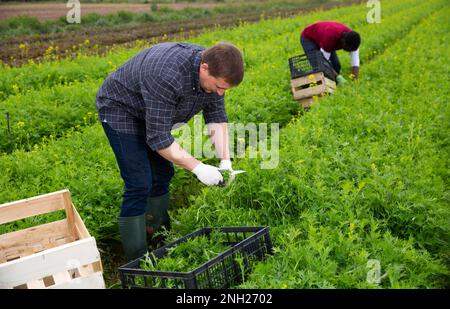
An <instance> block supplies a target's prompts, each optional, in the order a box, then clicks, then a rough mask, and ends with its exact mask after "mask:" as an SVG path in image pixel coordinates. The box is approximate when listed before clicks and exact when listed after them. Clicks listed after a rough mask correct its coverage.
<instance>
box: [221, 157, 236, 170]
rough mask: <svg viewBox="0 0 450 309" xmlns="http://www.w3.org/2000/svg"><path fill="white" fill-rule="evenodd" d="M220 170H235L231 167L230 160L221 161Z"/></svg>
mask: <svg viewBox="0 0 450 309" xmlns="http://www.w3.org/2000/svg"><path fill="white" fill-rule="evenodd" d="M219 170H221V171H232V170H233V168H232V167H231V161H230V160H221V161H220V165H219Z"/></svg>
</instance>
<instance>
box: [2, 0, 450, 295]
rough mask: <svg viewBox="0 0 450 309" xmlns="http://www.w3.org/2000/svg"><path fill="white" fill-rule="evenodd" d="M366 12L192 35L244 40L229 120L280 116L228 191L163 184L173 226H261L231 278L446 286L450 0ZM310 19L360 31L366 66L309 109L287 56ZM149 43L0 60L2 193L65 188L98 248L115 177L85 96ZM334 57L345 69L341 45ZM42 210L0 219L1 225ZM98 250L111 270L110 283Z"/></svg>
mask: <svg viewBox="0 0 450 309" xmlns="http://www.w3.org/2000/svg"><path fill="white" fill-rule="evenodd" d="M367 12H368V8H367V7H366V5H365V4H361V5H355V6H346V7H341V8H336V9H332V10H327V11H316V12H312V13H310V14H308V15H298V16H295V17H292V18H273V19H264V18H263V19H262V20H261V21H260V22H258V23H245V22H243V23H241V25H240V26H237V27H234V28H232V29H221V28H218V29H213V30H211V31H208V32H206V33H204V34H202V35H200V36H198V37H193V38H191V39H190V40H189V41H190V42H194V43H197V44H201V45H204V46H211V45H213V44H215V43H216V42H218V41H228V42H232V43H234V44H235V45H237V46H238V47H239V48H240V49H241V50H242V51H243V54H244V59H245V68H246V71H245V78H244V81H243V83H242V84H241V85H240V86H239V87H237V88H235V89H232V90H230V92H229V93H227V96H226V108H227V112H228V116H229V119H230V122H242V123H255V124H263V123H267V124H269V126H270V124H271V123H278V124H279V125H280V136H279V144H280V158H279V164H278V166H277V167H276V168H274V169H261V168H260V163H261V160H262V159H261V158H260V157H258V158H257V159H252V158H248V157H246V158H242V159H235V160H234V163H233V165H234V168H235V169H243V170H246V171H247V173H246V174H243V175H242V176H240V177H242V178H239V179H238V180H236V181H235V182H234V184H233V186H231V187H229V188H226V189H223V188H218V187H212V188H210V187H204V186H202V185H201V184H200V183H199V182H198V181H197V179H196V178H195V176H193V175H191V173H188V172H186V171H183V170H179V169H177V173H176V176H175V177H174V180H173V182H172V184H171V190H172V191H171V192H172V205H171V217H172V220H173V226H172V230H171V231H170V234H169V235H168V239H176V238H179V237H181V236H182V235H185V234H187V233H190V232H192V231H194V230H196V229H198V228H200V227H204V226H211V227H220V226H269V227H270V233H271V237H272V241H273V244H274V255H273V256H270V257H269V258H268V259H267V260H266V261H265V263H261V264H259V265H258V266H257V267H256V269H255V270H254V271H253V272H252V273H251V274H250V276H249V278H248V280H246V281H245V282H244V283H243V284H242V285H240V286H239V287H240V288H257V289H261V288H275V289H279V288H280V289H281V288H386V289H405V288H407V289H410V288H440V289H442V288H448V286H449V262H448V261H449V252H450V246H449V239H450V233H449V232H450V231H449V229H450V223H449V220H448V218H449V215H450V209H449V194H448V192H449V182H448V179H449V169H448V167H449V157H448V153H449V150H450V149H449V148H450V147H449V142H450V140H449V136H450V135H449V132H450V131H449V124H450V110H449V106H448V98H449V93H450V87H449V81H448V76H449V73H450V67H449V64H448V55H449V53H448V51H447V47H448V41H449V33H450V23H449V17H448V16H450V9H449V7H448V5H447V2H446V1H445V0H433V1H418V0H407V1H400V0H395V1H389V2H383V3H382V20H381V23H378V24H371V23H368V22H367V21H366V14H367ZM318 20H337V21H340V22H343V23H345V24H347V25H349V26H351V27H352V28H354V29H355V30H356V31H358V32H359V33H360V34H361V37H362V44H361V49H360V57H361V73H360V75H361V76H360V79H359V80H357V81H355V82H351V83H349V84H347V85H344V86H342V87H338V90H337V91H336V93H334V94H333V95H331V96H327V97H324V98H320V99H319V100H318V101H317V102H316V103H315V104H314V105H313V106H312V108H311V109H310V110H309V111H307V112H305V111H304V110H303V109H302V108H301V107H300V106H299V105H298V103H297V102H295V101H294V100H293V98H292V94H291V90H290V74H289V68H288V61H287V60H288V58H289V57H292V56H294V55H297V54H300V53H301V52H302V50H301V46H300V44H299V32H300V30H301V29H302V28H304V27H305V26H306V25H308V24H310V23H312V22H315V21H318ZM150 45H151V42H143V43H142V44H141V45H140V46H138V47H135V48H132V49H125V48H121V49H117V50H114V51H112V52H110V53H108V54H107V55H105V56H102V57H100V56H88V55H83V54H82V53H80V55H79V56H78V57H76V58H74V59H64V60H56V61H53V60H52V59H51V58H49V59H48V60H47V61H45V62H43V63H30V64H27V65H23V66H21V67H15V68H12V67H6V66H5V67H2V68H0V100H1V103H0V153H1V156H0V170H1V175H0V203H6V202H10V201H14V200H18V199H22V198H27V197H31V196H36V195H39V194H44V193H48V192H52V191H57V190H61V189H63V188H68V189H69V190H70V191H71V193H72V198H73V200H74V204H75V206H76V207H77V209H78V211H79V212H80V215H81V217H82V218H83V220H84V222H85V224H86V226H87V228H88V229H89V231H90V233H91V234H92V235H93V236H95V237H96V239H97V241H98V242H99V244H100V247H102V246H103V245H102V244H103V243H108V242H109V241H111V239H117V227H116V217H117V215H118V212H119V208H120V203H121V194H122V185H123V184H122V182H121V179H120V175H119V171H118V169H117V165H116V162H115V159H114V156H113V153H112V151H111V148H110V146H109V144H108V141H107V139H106V137H105V135H104V133H103V130H102V128H101V125H100V124H99V123H98V121H97V120H96V115H95V112H96V110H95V94H96V92H97V90H98V87H99V86H100V84H101V82H102V81H103V79H104V78H106V76H107V75H108V74H109V73H110V72H112V71H113V70H114V69H115V68H117V67H118V66H120V65H121V64H122V63H124V62H125V61H126V60H127V59H128V58H130V57H131V56H132V55H134V54H135V53H137V52H138V51H139V50H141V49H142V48H145V47H147V46H150ZM338 54H339V56H340V59H341V61H342V66H343V70H344V74H345V75H348V74H349V73H350V68H349V66H350V64H349V59H348V55H347V54H345V53H343V52H340V53H338ZM6 113H8V114H9V117H10V118H9V119H10V120H9V121H10V122H9V131H8V130H7V129H6V128H7V126H8V123H7V121H6V117H5V115H6ZM188 125H190V126H193V123H192V122H190V123H189V124H188ZM210 163H211V164H217V161H216V160H210ZM49 219H52V218H48V217H46V218H35V219H33V220H23V221H20V222H18V223H16V224H8V225H0V233H6V232H9V231H12V230H17V229H21V228H24V227H28V226H31V225H34V224H37V223H43V222H44V221H46V220H49ZM108 250H110V247H108V246H106V245H105V247H104V251H105V252H103V253H102V259H103V262H104V263H105V264H106V267H105V278H106V280H107V285H108V286H117V282H118V278H117V274H116V273H115V272H114V267H115V266H111V265H114V264H111V265H110V263H113V262H111V259H112V258H111V256H113V255H114V254H116V253H114V252H111V251H108ZM369 260H378V261H379V262H380V265H381V274H380V275H381V278H380V281H379V283H373V282H369V281H368V280H367V274H368V271H369V270H368V268H367V263H368V261H369Z"/></svg>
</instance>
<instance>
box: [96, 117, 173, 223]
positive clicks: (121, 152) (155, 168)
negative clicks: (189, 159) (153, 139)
mask: <svg viewBox="0 0 450 309" xmlns="http://www.w3.org/2000/svg"><path fill="white" fill-rule="evenodd" d="M102 126H103V129H104V130H105V133H106V136H107V137H108V140H109V143H110V145H111V147H112V149H113V152H114V155H115V156H116V160H117V163H118V165H119V169H120V175H121V176H122V179H123V181H124V182H125V192H124V194H123V201H122V208H121V212H120V217H132V216H139V215H143V214H144V213H145V212H146V207H147V199H148V198H149V197H157V196H161V195H164V194H167V193H168V192H169V185H170V180H171V179H172V177H173V175H174V168H173V164H172V163H171V162H170V161H168V160H166V159H164V158H163V157H161V156H160V155H159V154H158V153H157V152H156V151H152V150H151V149H150V147H148V145H147V143H146V141H145V137H144V136H138V135H132V134H124V133H121V132H118V131H116V130H113V129H112V128H111V126H110V125H109V124H108V123H106V122H102Z"/></svg>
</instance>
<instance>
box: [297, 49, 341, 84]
mask: <svg viewBox="0 0 450 309" xmlns="http://www.w3.org/2000/svg"><path fill="white" fill-rule="evenodd" d="M289 68H290V70H291V79H295V78H298V77H302V76H305V75H309V74H313V73H318V72H323V73H324V75H325V76H326V77H327V78H329V79H331V80H332V81H336V76H337V73H336V71H335V70H334V69H333V66H332V65H331V63H330V62H329V61H328V60H326V59H325V57H324V56H323V54H322V53H321V52H320V51H317V52H316V53H313V54H311V55H310V57H309V58H308V56H307V55H306V54H303V55H299V56H294V57H292V58H289Z"/></svg>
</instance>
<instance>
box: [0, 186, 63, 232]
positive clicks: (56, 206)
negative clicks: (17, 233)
mask: <svg viewBox="0 0 450 309" xmlns="http://www.w3.org/2000/svg"><path fill="white" fill-rule="evenodd" d="M65 192H68V190H61V191H57V192H53V193H48V194H43V195H39V196H35V197H31V198H27V199H23V200H19V201H15V202H10V203H5V204H2V205H0V224H4V223H8V222H13V221H17V220H20V219H24V218H28V217H32V216H37V215H41V214H45V213H49V212H54V211H57V210H61V209H64V203H63V193H65Z"/></svg>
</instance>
